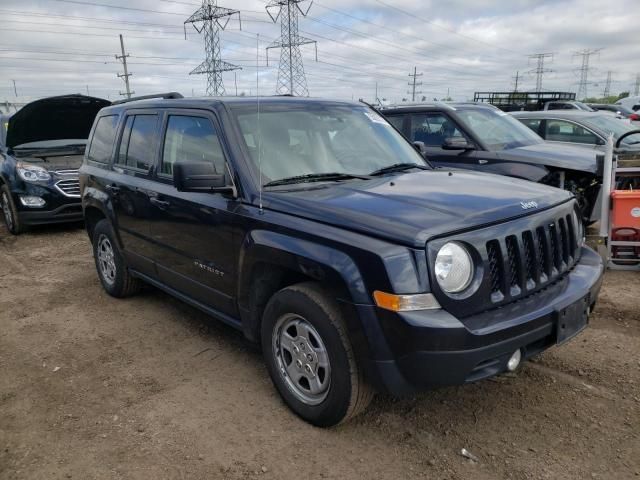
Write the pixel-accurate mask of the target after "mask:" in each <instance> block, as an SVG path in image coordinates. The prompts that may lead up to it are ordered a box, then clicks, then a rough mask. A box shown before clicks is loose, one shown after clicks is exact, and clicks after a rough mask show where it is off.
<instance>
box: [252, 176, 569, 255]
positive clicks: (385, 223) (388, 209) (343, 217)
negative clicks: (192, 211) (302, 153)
mask: <svg viewBox="0 0 640 480" xmlns="http://www.w3.org/2000/svg"><path fill="white" fill-rule="evenodd" d="M570 197H571V196H570V194H569V193H567V192H565V191H564V190H560V189H558V188H552V187H547V186H545V185H540V184H537V183H533V182H527V181H524V180H518V179H515V178H510V177H503V176H498V175H491V174H484V173H476V172H469V171H463V170H451V171H449V170H441V169H437V170H432V171H421V172H417V173H405V174H402V175H398V176H394V177H391V178H390V177H386V178H376V179H375V180H357V181H350V182H348V183H338V184H335V185H331V186H326V187H322V188H313V189H304V190H299V191H288V192H274V191H271V192H264V193H263V199H264V201H265V202H264V203H265V206H266V207H267V208H269V209H270V210H278V211H282V212H284V213H287V214H292V215H296V216H299V217H304V218H308V219H311V220H314V221H318V222H322V223H326V224H331V225H334V226H337V227H341V228H346V229H349V230H355V231H359V232H362V233H366V234H368V235H372V236H375V237H379V238H385V239H388V240H391V241H393V242H396V243H401V244H405V245H412V246H415V247H418V248H422V247H424V245H425V244H426V242H427V241H428V240H429V239H430V238H432V237H435V236H442V235H445V234H449V233H452V232H456V231H461V230H467V229H472V228H478V227H480V226H483V225H487V224H491V223H498V222H503V221H506V220H507V219H510V218H514V217H520V216H523V215H526V214H533V213H535V212H536V211H539V210H541V209H544V208H548V207H551V206H554V205H557V204H560V203H562V202H565V201H567V200H568V199H569V198H570ZM531 202H535V204H537V207H533V208H531V207H532V205H533V204H532V203H531ZM522 203H524V204H525V206H526V207H530V208H525V206H523V205H522Z"/></svg>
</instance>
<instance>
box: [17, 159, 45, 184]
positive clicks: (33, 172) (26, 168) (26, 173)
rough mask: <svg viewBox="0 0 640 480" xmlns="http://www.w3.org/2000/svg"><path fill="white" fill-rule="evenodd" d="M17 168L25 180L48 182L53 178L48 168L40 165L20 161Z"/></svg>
mask: <svg viewBox="0 0 640 480" xmlns="http://www.w3.org/2000/svg"><path fill="white" fill-rule="evenodd" d="M16 170H17V171H18V175H19V176H20V178H21V179H22V180H24V181H25V182H46V181H47V180H49V179H50V178H51V175H50V174H49V172H47V170H46V169H44V168H42V167H38V166H37V165H30V164H28V163H22V162H18V164H17V165H16Z"/></svg>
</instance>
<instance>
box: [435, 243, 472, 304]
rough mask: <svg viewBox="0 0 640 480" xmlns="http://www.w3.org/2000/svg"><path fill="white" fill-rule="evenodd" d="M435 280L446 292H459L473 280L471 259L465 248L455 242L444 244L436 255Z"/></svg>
mask: <svg viewBox="0 0 640 480" xmlns="http://www.w3.org/2000/svg"><path fill="white" fill-rule="evenodd" d="M435 273H436V281H437V282H438V285H440V288H442V290H444V291H445V292H447V293H460V292H462V291H463V290H465V289H466V288H467V287H468V286H469V285H470V284H471V281H472V280H473V261H472V259H471V255H469V252H468V251H467V249H466V248H464V247H463V246H462V245H461V244H459V243H457V242H449V243H447V244H445V245H444V246H443V247H442V248H441V249H440V251H438V256H437V257H436V263H435Z"/></svg>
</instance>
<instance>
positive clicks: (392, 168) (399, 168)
mask: <svg viewBox="0 0 640 480" xmlns="http://www.w3.org/2000/svg"><path fill="white" fill-rule="evenodd" d="M412 168H418V169H420V170H431V169H430V168H429V167H427V166H426V165H418V164H417V163H394V164H393V165H389V166H388V167H384V168H380V169H378V170H376V171H374V172H371V173H370V174H369V175H371V176H372V177H375V176H378V175H384V174H385V173H393V172H404V171H405V170H411V169H412Z"/></svg>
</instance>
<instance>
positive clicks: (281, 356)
mask: <svg viewBox="0 0 640 480" xmlns="http://www.w3.org/2000/svg"><path fill="white" fill-rule="evenodd" d="M261 336H262V351H263V353H264V356H265V361H266V364H267V368H268V370H269V374H270V376H271V379H272V381H273V383H274V384H275V386H276V388H277V389H278V392H279V393H280V395H281V397H282V398H283V400H284V401H285V403H286V404H287V405H288V406H289V408H291V410H293V411H294V412H295V413H296V414H297V415H299V416H300V417H302V418H303V419H304V420H306V421H308V422H310V423H312V424H314V425H316V426H319V427H330V426H333V425H337V424H339V423H342V422H345V421H347V420H349V419H351V418H353V417H355V416H356V415H358V414H359V413H361V412H362V411H364V410H365V409H366V407H367V406H368V404H369V402H370V401H371V399H372V397H373V391H372V390H371V387H370V386H369V385H368V384H367V383H366V381H365V380H364V378H363V376H362V372H361V370H360V369H359V368H358V365H357V364H356V360H355V357H354V354H353V349H352V347H351V343H350V341H349V338H348V336H347V328H346V325H345V323H344V320H343V318H342V312H341V311H340V307H339V306H338V305H337V304H336V302H335V301H334V300H333V299H332V297H331V296H330V295H329V294H328V293H326V292H324V291H323V290H322V289H321V288H320V287H319V286H318V285H317V284H315V283H301V284H298V285H294V286H291V287H288V288H285V289H283V290H281V291H280V292H278V293H277V294H275V295H274V297H273V298H272V299H271V300H270V301H269V303H268V304H267V307H266V309H265V312H264V317H263V322H262V333H261Z"/></svg>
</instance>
